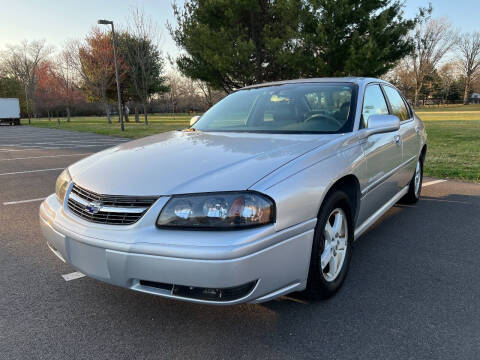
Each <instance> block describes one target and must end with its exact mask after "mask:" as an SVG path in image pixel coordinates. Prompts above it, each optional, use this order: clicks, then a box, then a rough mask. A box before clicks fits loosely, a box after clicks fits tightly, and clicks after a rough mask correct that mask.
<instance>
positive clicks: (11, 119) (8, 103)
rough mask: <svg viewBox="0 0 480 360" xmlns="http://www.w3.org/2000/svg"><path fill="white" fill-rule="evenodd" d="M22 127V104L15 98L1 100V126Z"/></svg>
mask: <svg viewBox="0 0 480 360" xmlns="http://www.w3.org/2000/svg"><path fill="white" fill-rule="evenodd" d="M2 123H7V124H10V125H20V103H19V101H18V99H15V98H0V124H2Z"/></svg>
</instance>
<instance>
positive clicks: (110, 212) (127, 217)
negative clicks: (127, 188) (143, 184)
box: [68, 184, 158, 225]
mask: <svg viewBox="0 0 480 360" xmlns="http://www.w3.org/2000/svg"><path fill="white" fill-rule="evenodd" d="M157 199H158V198H157V197H151V196H149V197H144V196H120V195H101V194H97V193H94V192H93V191H90V190H87V189H84V188H82V187H80V186H78V185H77V184H73V187H72V191H71V192H70V194H69V196H68V208H69V209H70V211H72V212H73V213H74V214H75V215H77V216H78V217H81V218H82V219H85V220H87V221H90V222H94V223H99V224H110V225H130V224H134V223H135V222H137V221H138V220H139V219H140V218H141V217H142V216H143V215H144V214H145V213H146V212H147V210H148V208H149V207H150V206H152V204H153V203H154V202H155V201H156V200H157Z"/></svg>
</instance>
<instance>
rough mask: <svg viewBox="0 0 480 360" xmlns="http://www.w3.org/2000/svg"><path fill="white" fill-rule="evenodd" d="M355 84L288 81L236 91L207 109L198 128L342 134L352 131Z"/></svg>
mask: <svg viewBox="0 0 480 360" xmlns="http://www.w3.org/2000/svg"><path fill="white" fill-rule="evenodd" d="M355 98H356V86H355V85H354V84H351V83H327V82H319V83H292V84H283V85H272V86H265V87H261V88H252V89H244V90H239V91H237V92H235V93H233V94H231V95H229V96H227V97H226V98H224V99H223V100H222V101H220V102H219V103H217V104H216V105H215V106H213V107H212V108H211V109H210V110H208V111H207V112H206V113H205V114H204V115H203V116H202V117H201V118H200V120H199V121H198V122H197V123H196V124H195V125H194V128H195V129H196V130H200V131H233V132H267V133H343V132H349V131H352V128H353V119H354V115H355V114H354V105H355Z"/></svg>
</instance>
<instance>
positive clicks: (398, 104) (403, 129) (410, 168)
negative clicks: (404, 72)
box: [383, 85, 419, 187]
mask: <svg viewBox="0 0 480 360" xmlns="http://www.w3.org/2000/svg"><path fill="white" fill-rule="evenodd" d="M383 89H384V91H385V94H386V95H387V99H388V102H389V104H390V108H391V111H392V114H393V115H396V116H398V117H399V119H400V138H401V141H402V144H403V145H402V148H403V162H402V167H401V169H400V175H401V179H400V185H401V187H404V186H406V185H408V183H409V181H410V180H411V179H412V176H413V172H414V170H415V165H416V163H417V162H416V160H417V157H418V153H419V148H418V147H419V139H418V137H419V136H418V134H417V132H416V131H415V121H414V118H413V112H412V111H411V109H410V107H409V106H408V104H407V103H406V101H405V99H404V98H403V97H402V96H401V95H400V93H399V92H398V90H397V89H395V88H394V87H392V86H388V85H383Z"/></svg>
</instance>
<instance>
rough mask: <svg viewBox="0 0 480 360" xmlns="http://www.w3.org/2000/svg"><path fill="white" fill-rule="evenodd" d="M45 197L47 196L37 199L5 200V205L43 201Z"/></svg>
mask: <svg viewBox="0 0 480 360" xmlns="http://www.w3.org/2000/svg"><path fill="white" fill-rule="evenodd" d="M44 199H45V197H42V198H37V199H28V200H19V201H7V202H4V203H3V205H16V204H25V203H29V202H34V201H42V200H44Z"/></svg>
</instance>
